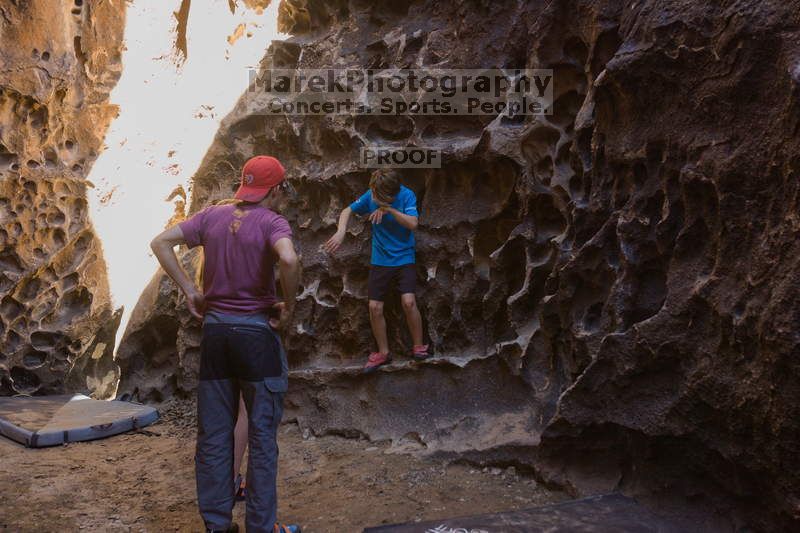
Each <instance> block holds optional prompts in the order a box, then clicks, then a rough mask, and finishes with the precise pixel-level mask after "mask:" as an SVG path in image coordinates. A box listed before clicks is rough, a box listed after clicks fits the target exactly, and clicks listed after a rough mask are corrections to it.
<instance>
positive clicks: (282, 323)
mask: <svg viewBox="0 0 800 533" xmlns="http://www.w3.org/2000/svg"><path fill="white" fill-rule="evenodd" d="M272 308H273V309H277V310H278V313H279V315H278V318H270V319H269V325H270V327H272V329H276V330H278V331H284V330H285V329H286V328H287V327H288V326H289V323H290V322H291V320H292V314H293V312H294V307H291V308H290V307H287V305H286V302H278V303H276V304H274V305H273V306H272Z"/></svg>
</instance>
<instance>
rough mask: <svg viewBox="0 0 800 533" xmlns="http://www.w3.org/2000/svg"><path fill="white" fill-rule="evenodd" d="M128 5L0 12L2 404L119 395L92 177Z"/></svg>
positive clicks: (20, 7)
mask: <svg viewBox="0 0 800 533" xmlns="http://www.w3.org/2000/svg"><path fill="white" fill-rule="evenodd" d="M124 18H125V3H124V2H117V3H112V2H85V3H84V2H80V1H75V2H71V1H70V2H67V1H62V2H4V3H3V5H2V6H0V220H2V228H0V242H1V243H2V252H0V268H2V274H0V341H2V344H1V345H0V394H2V395H7V394H14V393H25V394H34V393H36V394H46V393H58V392H63V391H65V390H70V391H84V392H89V391H91V392H93V393H94V394H96V395H99V396H107V395H110V394H113V392H114V390H115V387H116V380H117V378H118V375H119V372H118V368H117V366H116V364H115V363H114V362H113V348H114V334H115V330H116V326H117V324H118V323H119V314H118V313H117V314H114V313H113V312H112V311H113V310H112V308H111V302H110V299H109V293H108V277H107V274H106V269H105V262H104V260H103V255H102V250H101V247H100V242H99V241H98V240H97V238H96V236H95V233H94V230H93V229H92V226H91V224H90V222H89V213H88V204H87V201H86V196H87V182H86V181H85V176H86V175H87V173H88V171H89V169H90V167H91V165H92V163H93V162H94V160H95V159H96V157H97V154H98V152H99V150H100V148H101V145H102V141H103V137H104V135H105V130H106V127H107V126H108V124H109V122H110V121H111V119H112V118H113V117H114V116H115V114H116V107H115V106H112V105H110V104H108V103H107V101H108V96H109V93H110V91H111V89H112V88H113V86H114V84H115V83H116V81H117V79H118V78H119V75H120V72H121V68H122V65H121V53H122V37H123V29H124Z"/></svg>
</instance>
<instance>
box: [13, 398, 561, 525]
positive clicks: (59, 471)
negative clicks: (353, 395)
mask: <svg viewBox="0 0 800 533" xmlns="http://www.w3.org/2000/svg"><path fill="white" fill-rule="evenodd" d="M159 410H160V411H161V413H162V419H161V420H160V421H159V422H157V423H156V424H153V425H152V426H150V427H148V428H146V429H145V430H143V431H141V432H138V433H129V434H125V435H119V436H116V437H111V438H109V439H104V440H99V441H93V442H86V443H72V444H69V445H66V446H58V447H54V448H46V449H27V448H25V447H23V446H20V445H18V444H16V443H14V442H12V441H10V440H8V439H5V438H3V437H0V531H9V532H28V531H30V532H47V531H103V532H105V531H181V532H183V531H187V532H188V531H202V529H203V524H202V522H201V520H200V517H199V514H198V512H197V505H196V501H195V486H194V462H193V453H194V431H195V425H194V424H195V420H194V416H193V412H194V406H193V405H192V404H191V403H190V402H185V401H176V402H171V403H168V404H165V405H163V406H161V408H160V409H159ZM306 437H308V438H304V436H303V435H302V434H301V432H300V430H299V429H298V428H297V426H296V425H294V424H284V425H283V426H281V429H280V436H279V445H280V472H279V489H278V490H279V517H280V519H281V520H282V521H285V522H289V523H300V524H301V525H302V526H303V531H304V532H305V533H314V532H325V533H328V532H334V531H335V532H337V533H338V532H350V531H361V530H362V528H364V527H366V526H374V525H380V524H387V523H396V522H405V521H414V520H433V519H436V518H442V517H448V516H463V515H470V514H476V513H483V512H490V511H502V510H511V509H520V508H526V507H532V506H535V505H539V504H544V503H549V502H553V501H558V500H563V499H565V496H564V495H563V494H559V493H554V492H552V491H549V490H547V489H545V488H543V487H540V486H538V485H537V483H536V482H535V481H534V480H533V479H531V478H527V477H525V476H522V475H518V474H517V473H516V472H514V471H513V469H507V470H501V469H498V468H487V469H482V468H477V467H470V466H467V465H447V464H442V463H439V462H433V461H430V460H423V459H418V458H415V457H412V456H409V455H400V454H395V453H387V450H388V448H389V446H388V444H387V443H372V442H369V441H365V440H351V439H344V438H341V437H334V436H329V437H318V438H314V437H313V436H312V437H309V436H308V434H306ZM234 519H235V520H236V521H237V522H239V524H240V525H244V504H243V503H240V504H237V506H236V509H235V511H234Z"/></svg>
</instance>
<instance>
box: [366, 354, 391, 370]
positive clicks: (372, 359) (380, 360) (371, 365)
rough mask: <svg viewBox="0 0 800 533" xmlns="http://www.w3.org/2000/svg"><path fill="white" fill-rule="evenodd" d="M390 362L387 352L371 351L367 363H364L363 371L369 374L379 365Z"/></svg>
mask: <svg viewBox="0 0 800 533" xmlns="http://www.w3.org/2000/svg"><path fill="white" fill-rule="evenodd" d="M391 362H392V358H391V357H389V354H388V353H380V352H372V353H371V354H369V358H368V359H367V364H366V365H364V373H365V374H369V373H370V372H375V371H376V370H378V368H379V367H381V366H383V365H388V364H389V363H391Z"/></svg>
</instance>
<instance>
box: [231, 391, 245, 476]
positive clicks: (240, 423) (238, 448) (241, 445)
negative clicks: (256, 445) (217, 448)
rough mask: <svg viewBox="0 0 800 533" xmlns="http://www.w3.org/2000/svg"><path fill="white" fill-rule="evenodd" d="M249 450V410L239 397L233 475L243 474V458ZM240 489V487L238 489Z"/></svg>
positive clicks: (234, 435) (234, 439)
mask: <svg viewBox="0 0 800 533" xmlns="http://www.w3.org/2000/svg"><path fill="white" fill-rule="evenodd" d="M246 449H247V408H246V407H245V405H244V398H242V396H241V395H239V416H238V417H237V418H236V426H235V427H234V428H233V474H234V475H239V474H241V470H240V469H241V468H242V458H243V457H244V451H245V450H246ZM237 489H238V487H237Z"/></svg>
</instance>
